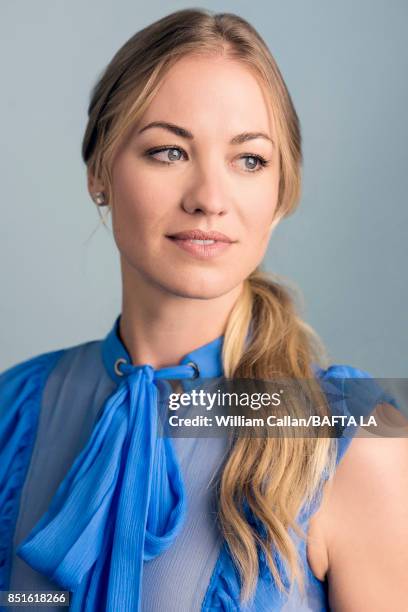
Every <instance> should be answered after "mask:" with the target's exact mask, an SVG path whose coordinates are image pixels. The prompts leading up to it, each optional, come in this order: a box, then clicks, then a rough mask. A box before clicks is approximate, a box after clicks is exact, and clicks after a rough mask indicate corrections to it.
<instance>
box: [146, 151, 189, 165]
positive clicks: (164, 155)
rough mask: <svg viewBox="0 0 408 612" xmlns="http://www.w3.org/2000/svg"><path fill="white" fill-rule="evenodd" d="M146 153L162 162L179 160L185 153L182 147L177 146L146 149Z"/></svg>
mask: <svg viewBox="0 0 408 612" xmlns="http://www.w3.org/2000/svg"><path fill="white" fill-rule="evenodd" d="M147 155H148V156H149V157H152V158H153V159H156V160H157V161H159V162H162V163H163V164H171V163H173V162H176V161H180V159H182V156H183V155H185V153H184V151H183V150H182V149H179V147H161V148H160V149H152V150H151V151H147ZM159 155H160V157H159Z"/></svg>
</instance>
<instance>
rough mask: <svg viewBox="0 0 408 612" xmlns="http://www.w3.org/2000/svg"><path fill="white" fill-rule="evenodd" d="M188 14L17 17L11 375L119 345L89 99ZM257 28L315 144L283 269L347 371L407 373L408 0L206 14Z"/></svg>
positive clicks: (78, 8)
mask: <svg viewBox="0 0 408 612" xmlns="http://www.w3.org/2000/svg"><path fill="white" fill-rule="evenodd" d="M189 6H194V5H193V4H189V3H188V2H171V3H168V2H165V1H163V0H160V2H159V1H155V0H153V1H152V0H151V1H150V2H149V3H145V2H135V1H134V0H133V1H130V0H87V2H83V1H80V0H70V2H68V1H63V0H59V1H56V0H55V1H51V0H37V2H30V1H29V0H26V1H23V0H19V1H17V2H15V1H12V0H3V1H2V3H1V9H0V24H1V25H0V58H1V60H0V61H1V75H2V95H1V97H0V105H1V117H2V138H1V141H2V146H1V149H0V158H1V159H0V163H1V177H2V179H1V194H2V202H1V222H0V223H1V225H0V249H1V252H0V261H1V288H2V295H1V300H0V321H1V323H0V330H1V332H0V333H1V346H0V370H2V369H4V368H5V367H8V366H9V365H12V364H14V363H16V362H18V361H21V360H23V359H25V358H28V357H30V356H33V355H36V354H39V353H41V352H44V351H48V350H54V349H57V348H62V347H66V346H71V345H73V344H78V343H80V342H85V341H87V340H92V339H96V338H101V337H103V336H104V335H105V334H106V333H107V331H108V330H109V329H110V327H111V325H112V324H113V321H114V317H115V316H116V315H117V314H118V313H119V312H120V305H121V285H120V274H119V261H118V256H117V252H116V246H115V244H114V241H113V238H112V236H111V235H110V234H109V233H108V232H107V231H106V230H105V229H104V227H103V226H100V227H99V229H98V230H97V231H96V232H95V234H94V235H93V236H92V237H91V238H90V236H91V234H92V232H93V230H94V229H95V228H96V227H97V226H98V225H99V217H98V215H97V212H96V210H95V207H94V205H93V204H92V202H91V200H90V199H89V196H88V194H87V190H86V180H85V167H84V165H83V164H82V161H81V158H80V143H81V138H82V134H83V130H84V128H85V123H86V108H87V104H88V98H89V92H90V89H91V86H92V85H93V84H94V82H95V80H96V78H97V76H98V75H99V73H100V72H101V70H102V69H103V68H104V67H105V65H106V64H107V62H108V61H109V60H110V59H111V57H112V55H113V53H114V52H115V51H116V50H117V49H118V48H119V47H120V46H121V45H122V44H123V43H124V42H125V40H127V38H128V37H129V36H131V35H132V34H133V33H134V32H135V31H136V30H138V29H140V28H141V27H143V26H145V25H147V24H148V23H150V22H151V21H153V20H155V19H158V18H159V17H161V16H163V15H165V14H166V13H169V12H171V11H173V10H176V9H179V8H185V7H189ZM197 6H201V7H206V8H210V9H212V10H216V11H232V12H236V13H238V14H239V15H242V16H243V17H245V18H246V19H248V20H249V21H250V22H251V23H253V25H254V26H255V27H256V28H257V29H258V30H259V32H260V33H261V35H262V36H263V37H264V38H265V39H266V41H267V43H268V44H269V46H270V48H271V50H272V53H273V54H274V56H275V58H276V59H277V62H278V64H279V66H280V68H281V70H282V72H283V75H284V78H285V80H286V82H287V84H288V87H289V90H290V92H291V94H292V97H293V100H294V103H295V106H296V108H297V111H298V114H299V116H300V120H301V123H302V128H303V139H304V156H305V165H304V191H303V197H302V202H301V205H300V208H299V210H298V212H297V213H296V214H295V215H294V216H293V217H292V218H290V219H288V220H286V221H284V222H283V223H282V224H281V225H280V227H278V229H277V230H276V231H275V234H274V236H273V238H272V242H271V245H270V248H269V252H268V255H267V258H266V261H265V264H266V268H267V269H268V270H270V271H274V272H277V273H278V274H281V275H283V277H284V278H287V279H289V280H290V281H291V282H292V283H293V284H295V285H296V286H297V287H299V289H300V290H301V292H302V293H303V295H304V304H305V307H304V316H305V318H306V320H307V321H308V322H309V323H311V324H312V325H313V326H314V327H315V329H316V330H317V331H318V332H319V334H320V335H321V337H322V338H323V340H324V341H325V343H326V345H327V346H328V348H329V351H330V354H331V357H332V361H333V362H335V363H348V364H351V365H354V366H356V367H360V368H363V369H365V370H368V371H369V372H371V373H372V374H373V375H375V376H380V377H404V376H406V374H407V347H408V326H407V316H406V312H407V303H408V299H407V298H408V291H407V280H406V264H407V242H406V231H407V220H408V203H407V196H406V175H407V159H408V155H407V147H408V130H407V118H406V109H407V108H408V101H407V74H408V49H407V42H406V31H407V17H408V3H407V2H406V0H400V1H398V0H392V1H390V0H382V1H378V0H377V1H373V0H359V1H358V2H356V1H355V0H342V2H327V1H326V0H313V1H311V2H304V1H303V0H297V1H294V0H292V1H288V0H285V2H282V1H279V2H275V1H273V0H272V1H271V0H265V1H263V2H260V1H258V2H252V3H248V2H247V1H245V2H242V1H238V0H234V1H233V2H227V1H225V2H221V1H220V2H201V3H200V4H199V5H197Z"/></svg>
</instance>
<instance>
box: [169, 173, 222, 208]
mask: <svg viewBox="0 0 408 612" xmlns="http://www.w3.org/2000/svg"><path fill="white" fill-rule="evenodd" d="M225 182H226V178H223V177H222V176H221V175H220V172H217V173H215V172H214V170H212V169H211V168H210V167H208V168H206V169H203V168H201V169H197V171H196V175H195V177H194V179H193V184H192V185H191V186H190V188H189V189H187V190H186V192H185V193H184V196H183V198H182V201H181V206H182V208H183V210H185V211H186V212H187V213H189V214H195V213H197V212H202V213H204V214H207V215H225V214H226V213H227V212H228V208H229V203H228V202H229V197H228V194H227V185H226V184H225Z"/></svg>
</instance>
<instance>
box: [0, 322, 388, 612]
mask: <svg viewBox="0 0 408 612" xmlns="http://www.w3.org/2000/svg"><path fill="white" fill-rule="evenodd" d="M118 324H119V317H118V318H117V320H116V322H115V324H114V326H113V328H112V330H111V331H110V332H109V334H108V335H107V337H106V338H105V340H104V341H103V343H102V346H101V348H102V354H103V361H104V364H105V367H106V369H107V371H108V372H109V375H110V376H111V378H112V379H113V380H114V381H115V382H117V383H118V385H117V388H116V390H115V391H114V393H113V394H112V395H111V396H110V397H109V398H108V400H107V401H106V403H105V404H104V406H102V407H101V412H100V418H99V420H98V421H97V423H96V425H95V427H94V430H93V432H92V435H91V437H90V439H89V441H88V443H87V444H86V446H85V448H84V449H83V451H82V452H81V453H80V454H79V455H78V457H77V458H76V460H75V462H74V463H73V465H72V467H71V469H70V470H69V472H68V474H67V476H66V477H65V479H64V480H63V481H62V482H61V484H60V486H59V488H58V490H57V492H56V494H55V496H54V498H53V500H52V503H51V505H50V506H49V509H48V511H47V513H46V514H45V515H44V516H43V517H42V518H41V520H40V521H39V522H38V523H37V525H36V526H35V528H34V529H33V530H32V531H31V533H30V534H29V535H28V537H27V538H26V539H25V540H24V541H23V542H22V543H21V545H20V547H19V549H18V554H19V556H20V557H21V558H22V559H24V560H25V561H26V562H27V563H28V564H29V565H31V566H32V567H34V568H35V569H37V570H39V571H40V572H42V573H44V574H45V575H46V576H48V577H50V578H51V579H52V580H53V581H55V582H57V583H58V584H60V585H61V587H62V588H66V589H69V590H71V591H72V592H73V595H72V597H71V606H70V609H71V610H75V611H77V610H86V611H92V612H96V611H98V612H99V610H109V611H112V612H113V611H114V610H115V612H116V610H117V609H119V610H121V611H124V612H127V611H129V612H130V611H132V612H133V611H139V610H140V596H141V576H142V571H143V563H144V562H145V561H147V560H149V559H151V558H153V557H154V556H157V555H160V553H161V552H163V551H164V550H166V548H167V547H169V546H171V544H172V542H173V541H174V538H175V537H177V534H178V532H179V530H180V528H181V525H182V523H183V520H184V518H185V514H186V512H187V510H188V508H187V507H186V500H185V495H184V487H183V482H182V478H181V475H180V471H179V469H178V465H177V460H176V457H175V454H174V451H173V448H172V443H171V439H170V438H161V437H158V436H157V428H158V415H157V399H158V396H157V393H158V389H159V388H160V383H165V381H166V380H167V379H172V378H175V379H180V380H182V381H184V382H183V386H184V387H185V388H186V389H187V388H188V386H189V384H190V383H191V384H193V381H194V377H195V375H196V373H197V368H198V372H199V373H200V376H201V377H202V378H214V377H217V376H221V375H222V363H221V349H222V337H220V338H217V339H216V340H214V341H213V342H211V343H209V344H207V345H204V346H203V347H200V348H199V349H197V350H195V351H193V352H191V353H190V354H188V355H186V356H185V357H184V358H183V359H182V360H181V362H180V364H179V365H176V366H174V367H171V368H163V369H161V370H154V369H153V368H152V367H151V366H149V365H144V366H132V365H131V360H130V356H129V354H128V352H127V351H126V348H125V347H124V345H123V343H122V342H121V339H120V336H119V333H118V329H119V327H118ZM62 353H63V351H56V352H54V353H47V354H45V355H40V356H38V357H36V358H33V359H31V360H28V361H26V362H23V363H22V364H19V365H17V366H14V368H11V369H10V370H8V371H6V372H5V373H3V374H2V375H1V376H0V492H1V493H0V536H1V537H0V588H1V589H3V590H5V589H7V586H8V579H9V571H10V567H9V563H10V547H11V540H12V534H13V531H14V526H15V519H16V516H17V512H18V507H19V499H20V493H21V488H22V486H23V483H24V479H25V475H26V472H27V468H28V464H29V461H30V456H31V450H32V444H33V440H34V438H35V431H36V423H37V420H38V415H39V410H40V404H41V393H42V389H43V387H44V384H45V381H46V379H47V377H48V375H49V373H50V371H51V370H52V368H53V367H54V365H55V363H56V362H57V360H58V359H59V357H60V356H61V354H62ZM316 375H317V376H318V377H319V379H320V380H321V381H322V383H328V384H330V385H333V384H334V386H336V380H337V381H338V384H339V385H342V384H343V383H342V381H343V380H344V379H345V378H368V377H369V375H368V374H367V373H365V372H362V371H361V370H357V369H355V368H352V367H350V366H340V365H334V366H331V367H330V368H329V369H328V370H320V369H318V368H317V369H316ZM339 388H340V387H339ZM330 389H331V387H330ZM381 400H382V401H390V400H391V403H394V402H393V401H392V398H389V397H388V396H387V397H386V396H385V395H384V394H383V393H382V392H381V390H380V389H379V390H378V392H376V393H374V394H373V393H371V395H370V396H369V397H365V398H364V402H365V403H364V405H365V407H366V410H367V414H368V413H369V412H370V411H371V410H372V409H373V407H374V405H375V404H376V403H378V402H379V401H381ZM394 405H395V404H394ZM333 410H334V411H338V412H339V413H347V412H349V409H348V407H347V405H346V404H344V403H340V404H339V405H337V404H336V406H334V407H333ZM350 442H351V438H341V439H340V440H339V445H338V448H339V450H338V457H337V460H338V461H339V460H340V459H341V457H342V456H343V454H344V452H345V451H346V449H347V446H348V445H349V443H350ZM318 503H319V500H318V498H317V499H316V505H317V504H318ZM315 509H316V507H313V506H310V507H308V508H304V509H303V512H302V513H301V515H300V521H301V523H302V524H303V526H304V527H306V526H307V522H308V520H309V518H310V516H311V514H312V513H313V512H314V511H315ZM248 518H249V520H251V517H250V516H248ZM299 552H300V556H301V559H302V561H303V563H304V566H305V569H306V572H307V576H308V579H309V583H308V591H309V595H310V598H311V599H312V598H313V601H314V607H313V608H310V609H313V610H327V609H328V607H327V598H326V585H325V583H323V582H321V581H319V580H318V579H317V578H315V577H314V576H313V574H312V573H311V571H310V568H309V566H308V563H307V558H306V546H305V544H304V543H303V542H299ZM275 561H276V563H277V565H278V567H279V568H280V569H281V573H282V576H283V578H284V581H285V572H284V568H283V566H282V564H281V560H280V558H279V557H278V556H276V555H275ZM239 590H240V581H239V576H238V573H237V570H236V568H235V566H234V564H233V562H232V559H231V556H230V554H229V552H228V548H227V546H226V545H224V546H223V547H222V549H221V553H220V555H219V558H218V561H217V564H216V566H215V568H214V571H213V574H212V577H211V580H210V583H209V585H208V589H207V592H206V596H205V598H204V601H203V602H202V608H201V609H202V610H203V611H205V612H209V611H210V610H220V611H224V612H227V611H239V610H243V611H248V612H249V611H251V612H252V611H255V610H256V611H259V610H265V611H267V610H270V611H272V610H284V609H286V608H285V603H286V596H285V595H282V594H281V593H280V592H279V591H278V589H277V588H276V585H275V584H274V581H273V578H272V576H271V574H270V572H269V570H268V568H267V566H266V562H265V559H264V558H263V556H262V555H261V554H260V574H259V581H258V587H257V590H256V593H255V596H254V599H253V600H252V602H250V603H249V604H248V605H247V606H242V605H240V604H239ZM299 609H300V608H299ZM302 609H303V608H302ZM308 609H309V608H308Z"/></svg>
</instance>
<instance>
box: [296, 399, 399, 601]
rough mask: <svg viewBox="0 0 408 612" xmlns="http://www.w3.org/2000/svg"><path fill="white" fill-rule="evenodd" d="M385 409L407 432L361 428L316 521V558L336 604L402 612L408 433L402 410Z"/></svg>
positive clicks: (312, 540) (312, 537)
mask: <svg viewBox="0 0 408 612" xmlns="http://www.w3.org/2000/svg"><path fill="white" fill-rule="evenodd" d="M381 411H382V413H383V418H384V415H385V418H386V419H387V420H388V422H387V426H388V427H390V428H392V427H394V431H395V435H397V433H399V435H400V437H379V436H378V435H373V434H372V433H370V432H369V431H367V430H364V431H363V430H359V431H358V435H356V436H355V438H354V439H353V440H352V441H351V442H350V446H349V448H348V450H347V452H346V453H345V455H344V457H343V458H342V460H341V462H340V464H339V465H338V467H337V470H336V472H335V474H334V476H333V478H332V479H331V480H330V481H329V482H327V483H326V485H325V487H324V492H323V497H322V503H321V505H320V507H319V510H318V511H317V512H316V514H315V515H314V516H313V517H312V518H311V521H310V527H309V534H308V559H309V563H310V566H311V569H312V571H313V573H314V574H315V575H316V576H317V577H318V578H319V579H321V580H322V579H323V578H325V577H327V579H328V583H329V597H330V603H331V605H332V607H333V609H335V610H336V611H337V610H339V611H342V610H347V612H353V611H354V610H358V611H359V612H364V610H370V611H371V610H376V611H377V610H378V611H379V612H380V611H382V610H384V611H385V610H390V609H392V610H395V611H398V610H403V609H405V608H404V606H406V601H407V598H408V586H407V582H406V567H407V564H408V437H407V436H406V435H403V433H404V432H403V431H402V429H401V426H402V420H401V419H403V418H405V417H403V416H401V413H399V412H398V411H397V410H396V409H395V408H394V407H393V406H391V405H390V404H382V405H380V406H378V407H377V414H381Z"/></svg>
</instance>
